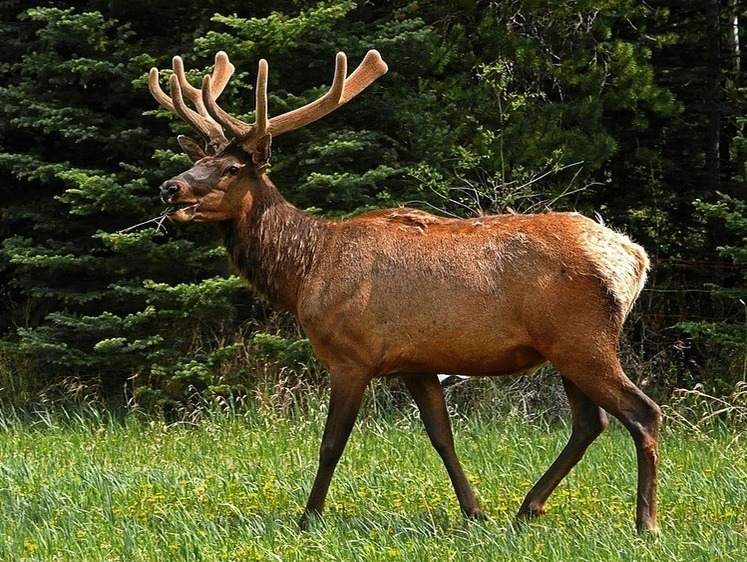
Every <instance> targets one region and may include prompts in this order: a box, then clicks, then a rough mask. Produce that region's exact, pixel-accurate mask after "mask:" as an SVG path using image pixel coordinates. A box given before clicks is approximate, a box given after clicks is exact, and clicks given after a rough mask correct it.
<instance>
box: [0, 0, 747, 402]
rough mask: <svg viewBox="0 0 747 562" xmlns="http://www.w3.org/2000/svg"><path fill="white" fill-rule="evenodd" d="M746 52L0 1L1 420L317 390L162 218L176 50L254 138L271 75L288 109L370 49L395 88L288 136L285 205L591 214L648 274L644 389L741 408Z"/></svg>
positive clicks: (665, 25)
mask: <svg viewBox="0 0 747 562" xmlns="http://www.w3.org/2000/svg"><path fill="white" fill-rule="evenodd" d="M746 38H747V3H743V2H737V1H736V0H650V1H648V2H639V1H635V0H595V1H591V0H573V1H568V2H545V1H538V0H507V1H503V2H493V1H483V0H478V1H471V2H468V1H464V0H429V1H425V0H423V1H414V0H382V1H367V0H358V1H356V2H354V1H352V0H335V1H332V0H264V1H262V2H252V1H247V0H220V1H216V0H203V1H198V0H158V1H154V0H84V1H77V2H72V1H67V0H55V1H51V0H48V1H43V0H2V1H0V405H2V406H27V405H29V404H33V403H34V402H35V401H39V400H42V399H57V398H59V397H65V398H66V399H82V400H83V399H85V400H91V399H93V400H105V401H106V400H122V399H124V400H126V401H128V402H131V403H135V404H137V405H138V406H140V407H142V408H144V409H147V410H157V411H166V410H174V409H179V408H183V407H185V406H186V407H188V406H189V404H190V403H191V402H192V401H194V400H199V399H203V398H204V397H214V396H219V397H224V396H236V395H255V396H258V395H260V394H261V393H262V392H264V390H263V389H267V388H275V387H277V386H282V387H283V388H286V389H289V390H290V391H292V389H293V388H295V387H297V386H298V385H302V384H312V385H319V386H323V385H325V382H324V379H323V377H324V374H323V373H322V369H321V367H320V365H319V364H318V363H317V362H316V361H315V360H314V358H313V355H312V353H311V350H310V348H309V345H308V342H307V341H306V339H305V338H304V334H303V333H302V332H301V330H300V329H299V328H298V327H297V325H296V324H295V321H294V320H293V319H292V318H291V317H289V316H287V315H286V314H284V313H282V312H280V311H278V310H274V309H273V308H272V307H271V306H269V305H268V304H266V303H265V302H263V301H262V300H260V299H259V298H258V297H257V296H256V295H255V293H254V292H253V291H252V290H251V288H250V287H248V286H246V285H245V284H244V283H243V282H242V281H240V280H239V279H238V278H237V277H236V276H235V274H234V272H233V271H232V270H231V269H230V267H229V265H228V260H227V257H226V255H225V252H224V250H223V248H222V247H221V245H220V237H219V236H218V234H217V231H216V230H215V229H214V228H213V227H211V226H206V225H190V224H187V225H177V224H172V223H169V222H168V221H160V222H159V221H151V222H147V221H149V220H150V219H152V218H154V217H158V216H159V214H160V213H161V212H162V211H163V207H164V205H163V203H161V202H160V200H159V198H158V189H157V188H158V186H159V184H161V182H163V181H164V180H165V179H168V178H170V177H172V176H174V175H176V174H177V173H180V172H182V171H184V170H185V169H187V168H188V167H189V166H190V164H189V161H188V159H187V157H186V156H185V155H184V154H183V153H182V152H181V150H180V148H179V146H178V145H177V143H176V136H177V135H178V134H193V133H192V132H191V131H189V130H188V128H187V126H186V125H185V124H184V123H183V122H182V121H181V120H179V119H176V118H174V117H173V116H171V115H170V114H169V113H168V112H167V111H165V110H164V109H162V108H160V107H159V106H158V104H157V103H156V102H155V100H154V99H153V98H152V97H151V95H150V93H149V92H148V85H147V73H148V70H149V69H150V68H151V67H153V66H156V67H158V68H161V69H169V68H170V67H171V57H172V56H174V55H180V56H182V57H183V58H184V60H185V63H186V66H187V68H188V69H190V74H189V76H190V77H191V78H192V80H193V83H195V84H197V83H198V82H199V80H200V78H201V76H202V75H203V74H205V73H206V72H209V71H210V69H211V65H212V64H213V60H214V54H215V52H217V51H219V50H224V51H226V52H227V53H228V54H229V56H230V58H231V61H232V62H233V63H234V64H235V65H236V68H237V72H236V74H235V75H234V77H233V79H232V81H231V82H230V83H229V85H228V87H227V89H226V92H225V93H224V94H223V96H222V97H221V100H222V104H223V106H224V107H226V109H228V110H230V111H231V112H232V113H233V114H235V115H237V116H239V117H241V118H243V119H245V120H247V121H251V120H252V118H253V115H252V113H253V110H254V83H255V80H256V71H257V62H258V61H259V59H261V58H265V59H267V60H268V62H269V68H270V75H269V76H270V77H269V106H270V114H271V115H273V114H279V113H282V112H285V111H289V110H291V109H294V108H296V107H299V106H301V105H303V104H305V103H307V102H308V101H311V100H313V99H316V98H317V97H319V96H320V95H321V94H322V93H323V92H324V91H325V88H326V87H328V86H329V84H330V83H331V80H332V71H333V68H334V57H335V53H336V52H338V51H344V52H345V53H347V55H348V58H349V60H350V67H351V68H353V67H354V66H355V65H357V64H358V62H359V61H360V60H361V59H362V57H363V56H364V55H365V53H366V51H368V50H369V49H372V48H375V49H377V50H379V51H380V52H381V54H382V56H383V58H384V60H385V61H386V62H387V63H388V65H389V72H388V73H387V74H386V75H385V76H384V77H382V78H381V79H379V80H377V81H376V82H375V83H374V84H373V85H372V86H371V87H369V88H368V89H367V90H366V91H365V92H364V93H363V94H361V95H360V96H359V97H357V98H355V99H354V100H353V101H351V102H350V103H349V104H348V105H346V106H345V107H343V108H341V109H340V110H338V111H335V112H334V113H332V114H330V115H329V116H327V117H325V118H324V119H323V120H321V121H319V122H317V123H314V124H312V125H310V126H308V127H305V128H303V129H300V130H298V131H295V132H293V133H292V134H288V135H284V136H282V137H280V138H278V139H277V140H276V141H275V142H274V143H273V156H272V167H271V170H270V171H269V173H270V175H271V177H272V179H273V182H274V183H275V184H276V185H277V186H278V187H279V188H280V190H281V191H282V192H283V194H284V195H285V196H286V198H287V199H288V200H289V201H291V202H292V203H293V204H294V205H296V206H297V207H299V208H302V209H304V210H307V211H308V212H311V213H313V214H316V215H319V216H325V217H334V218H340V217H348V216H352V215H355V214H357V213H360V212H363V211H367V210H371V209H376V208H383V207H391V206H398V205H406V206H408V207H414V208H420V209H423V210H427V211H429V212H434V213H437V214H442V215H446V216H459V217H470V216H476V215H478V214H480V213H501V212H509V211H511V212H519V213H529V212H543V211H547V210H550V209H553V210H576V211H579V212H581V213H583V214H585V215H587V216H589V217H598V218H599V220H602V221H603V222H604V223H605V224H607V225H609V226H611V227H612V228H614V229H616V230H620V231H623V232H625V233H627V234H628V235H629V236H630V237H631V238H633V239H634V240H635V241H636V242H638V243H639V244H641V245H642V246H643V247H645V248H646V250H647V252H648V253H649V256H650V258H651V262H652V269H651V271H650V275H649V281H648V284H647V286H646V288H645V290H644V292H643V293H642V295H641V297H640V299H639V301H638V304H637V305H636V307H635V309H634V310H633V312H632V313H631V316H630V318H629V320H628V323H627V324H626V331H625V334H624V338H623V344H622V348H621V356H622V358H623V362H624V365H625V367H626V370H627V372H628V373H629V375H630V377H631V378H632V379H633V380H634V381H636V382H637V383H638V384H640V385H641V386H642V387H643V388H644V389H645V390H646V392H647V393H649V394H650V395H651V396H652V397H654V398H656V399H657V400H660V401H666V400H667V399H668V398H669V397H670V396H672V393H673V391H674V390H675V389H678V388H684V389H692V388H696V387H697V388H701V389H703V392H707V393H709V394H712V395H716V396H728V395H729V394H732V393H734V392H735V390H736V389H738V388H740V384H744V382H745V380H747V304H746V303H747V283H746V281H747V189H746V187H747V55H746V54H745V50H746V49H747V39H746ZM138 225H139V226H138ZM132 227H135V228H132Z"/></svg>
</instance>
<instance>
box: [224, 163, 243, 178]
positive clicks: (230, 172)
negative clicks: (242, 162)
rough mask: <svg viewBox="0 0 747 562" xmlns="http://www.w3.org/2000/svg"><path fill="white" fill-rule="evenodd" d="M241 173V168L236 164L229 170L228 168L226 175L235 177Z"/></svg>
mask: <svg viewBox="0 0 747 562" xmlns="http://www.w3.org/2000/svg"><path fill="white" fill-rule="evenodd" d="M240 171H241V168H239V167H238V166H237V165H236V164H231V165H230V166H229V167H228V168H226V172H225V173H226V174H228V175H229V176H235V175H236V174H238V173H239V172H240Z"/></svg>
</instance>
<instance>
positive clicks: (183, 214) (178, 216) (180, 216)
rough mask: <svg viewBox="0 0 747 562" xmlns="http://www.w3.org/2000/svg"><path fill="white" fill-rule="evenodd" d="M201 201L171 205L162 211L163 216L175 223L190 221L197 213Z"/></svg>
mask: <svg viewBox="0 0 747 562" xmlns="http://www.w3.org/2000/svg"><path fill="white" fill-rule="evenodd" d="M200 203H202V201H200V200H198V201H187V202H185V203H173V204H171V205H170V206H168V207H166V209H164V211H163V214H164V215H166V216H167V217H169V219H171V220H174V221H176V222H185V221H190V220H192V219H193V218H194V216H195V214H196V213H197V209H198V208H199V207H200Z"/></svg>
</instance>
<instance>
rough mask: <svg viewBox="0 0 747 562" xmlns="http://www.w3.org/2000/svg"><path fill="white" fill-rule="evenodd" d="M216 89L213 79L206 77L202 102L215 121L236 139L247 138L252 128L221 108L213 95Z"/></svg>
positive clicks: (203, 84) (203, 83)
mask: <svg viewBox="0 0 747 562" xmlns="http://www.w3.org/2000/svg"><path fill="white" fill-rule="evenodd" d="M215 89H217V88H215V87H214V86H213V79H212V78H211V77H210V76H209V75H206V76H205V77H204V78H203V79H202V101H203V103H204V104H205V108H206V109H207V111H208V113H209V114H210V115H211V116H212V118H213V119H215V120H216V121H217V122H218V123H220V124H221V125H222V126H223V127H225V128H226V129H228V131H229V132H230V133H231V134H232V135H233V136H234V137H236V138H238V139H244V138H246V137H247V136H248V135H249V133H250V132H251V130H252V126H251V125H250V124H249V123H245V122H244V121H242V120H241V119H237V118H236V117H234V116H233V115H231V114H230V113H228V112H227V111H225V110H224V109H223V108H221V107H220V106H219V105H218V103H217V102H216V101H215V96H214V95H213V90H215Z"/></svg>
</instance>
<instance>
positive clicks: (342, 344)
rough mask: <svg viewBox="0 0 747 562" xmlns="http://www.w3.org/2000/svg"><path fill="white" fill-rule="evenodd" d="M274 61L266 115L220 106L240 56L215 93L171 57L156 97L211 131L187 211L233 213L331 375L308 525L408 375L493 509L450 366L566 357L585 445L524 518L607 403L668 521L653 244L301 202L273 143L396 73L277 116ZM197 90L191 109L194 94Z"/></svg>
mask: <svg viewBox="0 0 747 562" xmlns="http://www.w3.org/2000/svg"><path fill="white" fill-rule="evenodd" d="M267 68H268V67H267V62H266V61H264V60H261V61H260V62H259V73H258V78H257V88H256V109H255V122H254V123H253V124H249V123H245V122H243V121H241V120H239V119H237V118H236V117H233V116H231V115H230V114H228V113H227V112H226V111H224V110H223V109H221V107H220V106H219V105H218V104H217V102H216V99H217V98H218V96H219V95H220V93H221V92H222V90H223V89H224V87H225V85H226V83H227V82H228V80H229V78H230V76H231V74H232V73H233V70H234V67H233V65H232V64H231V63H230V62H229V60H228V56H227V55H226V54H225V53H223V52H219V53H218V54H217V56H216V61H215V67H214V71H213V73H212V74H211V75H207V76H205V77H204V79H203V81H202V86H201V88H196V87H193V86H192V85H190V84H189V83H188V81H187V79H186V77H185V72H184V65H183V62H182V59H181V58H179V57H175V58H174V59H173V74H172V75H171V77H170V80H169V82H170V95H167V94H166V93H164V91H163V90H162V89H161V87H160V85H159V74H158V70H157V69H155V68H154V69H152V70H151V73H150V81H149V83H150V90H151V92H152V93H153V95H154V96H155V98H156V100H157V101H158V102H159V103H160V104H161V105H163V106H165V107H166V108H168V109H169V110H170V111H171V112H173V113H175V114H177V115H178V116H180V117H181V118H182V119H183V120H184V121H186V122H187V123H188V124H189V125H191V126H192V127H193V128H194V129H195V130H196V131H197V132H198V133H199V134H200V135H201V136H202V137H204V139H205V141H206V145H205V147H204V148H203V147H202V146H201V145H199V144H198V143H197V142H195V141H193V140H190V139H188V138H186V137H179V144H180V145H181V146H182V148H183V149H184V150H185V152H186V153H187V155H188V156H189V157H190V158H191V160H192V161H193V163H194V165H193V167H192V168H191V169H189V170H188V171H186V172H184V173H182V174H180V175H178V176H176V177H174V178H172V179H170V180H168V181H166V182H164V183H163V184H162V185H161V186H160V195H161V199H162V200H163V201H164V203H167V204H168V205H171V206H172V208H171V211H170V218H171V219H172V220H174V221H176V222H189V221H195V222H212V223H217V224H218V225H219V227H220V229H221V230H222V233H223V237H224V238H223V241H224V244H225V247H226V249H227V252H228V255H229V257H230V260H231V263H232V264H233V266H234V267H235V268H236V270H238V271H239V272H240V274H241V275H242V276H243V277H244V278H245V279H246V280H247V281H248V282H249V283H250V284H251V285H252V286H253V287H254V288H255V289H256V290H257V291H258V292H259V293H261V294H262V295H263V296H264V297H265V298H266V299H268V300H269V301H270V302H271V303H274V304H275V305H278V306H280V307H283V308H285V309H287V310H289V311H290V312H292V313H293V314H294V315H295V316H296V318H297V319H298V321H299V323H300V325H301V326H302V327H303V330H304V331H305V333H306V334H307V336H308V338H309V341H310V342H311V345H312V347H313V349H314V352H315V354H316V355H317V356H318V358H319V360H320V361H321V363H322V364H323V365H324V367H325V368H326V370H327V371H328V372H329V375H330V385H331V397H330V404H329V413H328V417H327V421H326V424H325V428H324V435H323V437H322V443H321V448H320V453H319V465H318V470H317V473H316V478H315V479H314V483H313V486H312V488H311V492H310V495H309V499H308V503H307V504H306V508H305V510H304V512H303V515H302V518H301V526H302V527H306V525H307V524H308V522H309V520H310V518H312V517H313V516H315V515H317V514H320V513H321V512H322V509H323V507H324V501H325V498H326V496H327V491H328V489H329V485H330V481H331V479H332V475H333V472H334V470H335V467H336V465H337V463H338V460H339V459H340V457H341V455H342V452H343V449H344V447H345V444H346V443H347V441H348V438H349V435H350V432H351V430H352V428H353V425H354V422H355V419H356V417H357V414H358V411H359V409H360V406H361V400H362V397H363V394H364V391H365V388H366V386H367V385H368V383H369V382H370V381H371V380H372V379H373V378H375V377H385V376H391V375H397V376H400V377H401V378H402V379H403V380H404V383H405V385H406V387H407V389H408V390H409V392H410V393H411V394H412V396H413V398H414V399H415V402H416V403H417V406H418V408H419V409H420V414H421V418H422V421H423V423H424V425H425V428H426V430H427V433H428V436H429V437H430V440H431V443H432V444H433V446H434V447H435V449H436V451H437V452H438V454H439V455H440V456H441V458H442V460H443V462H444V464H445V466H446V470H447V471H448V474H449V477H450V478H451V482H452V484H453V486H454V490H455V492H456V496H457V498H458V500H459V505H460V507H461V510H462V512H463V513H464V515H466V516H467V517H470V518H476V519H482V518H484V514H483V511H482V509H481V507H480V505H479V503H478V500H477V498H476V497H475V493H474V492H473V490H472V487H471V486H470V483H469V482H468V480H467V478H466V477H465V474H464V472H463V470H462V467H461V465H460V462H459V460H458V459H457V455H456V453H455V450H454V442H453V435H452V431H451V426H450V422H449V418H448V414H447V409H446V405H445V402H444V395H443V391H442V388H441V386H440V384H439V381H438V378H437V374H439V373H448V374H468V375H477V376H501V375H508V374H511V373H522V372H523V373H526V372H532V371H534V370H536V369H537V368H538V367H539V366H540V365H542V364H543V363H545V362H550V363H551V364H552V365H553V366H554V367H555V368H556V369H557V370H558V371H559V372H560V375H561V377H562V382H563V387H564V389H565V392H566V393H567V396H568V401H569V403H570V408H571V411H572V431H571V436H570V439H569V441H568V443H567V445H566V446H565V448H564V449H563V450H562V452H561V453H560V455H559V456H558V458H557V460H555V462H554V463H553V464H552V466H551V467H550V468H549V469H548V470H547V472H546V473H545V474H544V475H543V476H542V477H541V478H540V479H539V481H538V482H537V484H535V486H534V487H533V488H532V489H531V490H530V491H529V493H528V495H527V496H526V499H525V500H524V502H523V504H522V505H521V507H520V509H519V511H518V517H519V518H530V517H533V516H537V515H540V514H542V513H543V512H544V511H545V509H546V503H547V500H548V498H549V496H550V494H551V493H552V491H553V490H554V489H555V487H556V486H557V485H558V484H559V483H560V481H561V480H562V479H563V478H564V477H565V476H566V474H568V472H569V471H570V470H571V469H572V468H573V466H575V465H576V463H577V462H578V461H579V460H580V459H581V458H582V456H583V455H584V452H585V451H586V449H587V447H588V446H589V445H590V444H591V442H592V441H594V439H595V438H596V437H597V436H598V435H599V434H600V433H601V432H602V431H603V430H604V429H605V427H606V426H607V423H608V420H607V414H606V412H609V413H610V414H612V415H613V416H615V417H616V418H618V419H619V420H620V421H621V422H622V424H623V425H624V426H625V427H626V428H627V430H628V431H629V432H630V434H631V436H632V438H633V441H634V443H635V447H636V452H637V461H638V496H637V512H636V525H637V528H638V530H639V531H653V532H656V530H657V526H656V487H657V482H656V470H657V460H658V453H657V449H658V434H659V428H660V409H659V407H658V406H657V405H656V404H655V403H654V402H653V401H652V400H651V399H649V398H648V397H647V396H646V395H645V394H644V393H643V392H642V391H641V390H640V389H638V388H637V387H636V386H635V385H634V384H633V383H632V382H631V381H630V379H629V378H628V377H627V376H626V375H625V373H624V372H623V370H622V368H621V366H620V363H619V361H618V358H617V344H618V339H619V337H620V331H621V328H622V325H623V322H624V320H625V318H626V316H627V314H628V312H629V311H630V309H631V307H632V306H633V303H634V302H635V300H636V298H637V297H638V294H639V293H640V291H641V289H642V287H643V285H644V282H645V279H646V272H647V269H648V259H647V257H646V254H645V252H644V250H643V249H642V248H641V247H639V246H638V245H636V244H634V243H633V242H631V241H630V240H629V239H628V238H627V237H625V236H623V235H622V234H619V233H617V232H613V231H612V230H610V229H608V228H606V227H604V226H602V225H600V224H598V223H596V222H594V221H592V220H590V219H588V218H585V217H583V216H581V215H579V214H576V213H554V212H551V213H545V214H535V215H519V214H509V215H494V216H480V217H478V218H471V219H452V218H443V217H439V216H434V215H431V214H428V213H425V212H422V211H419V210H412V209H406V208H395V209H386V210H379V211H374V212H369V213H366V214H363V215H360V216H358V217H355V218H351V219H348V220H325V219H321V218H317V217H313V216H310V215H308V214H305V213H304V212H302V211H300V210H299V209H297V208H296V207H294V206H293V205H291V204H290V203H289V202H288V201H286V200H285V198H284V197H283V196H282V195H281V194H280V192H279V191H278V190H277V188H276V187H275V186H274V185H273V183H272V182H271V181H270V179H269V178H268V177H267V175H266V174H265V170H266V168H267V166H268V162H269V158H270V144H271V141H272V137H274V136H277V135H281V134H283V133H287V132H289V131H292V130H294V129H298V128H300V127H303V126H305V125H307V124H309V123H311V122H313V121H316V120H317V119H319V118H321V117H323V116H324V115H326V114H327V113H330V112H332V111H334V110H335V109H337V108H338V107H340V106H341V105H343V104H344V103H346V102H348V101H349V100H350V99H352V98H353V97H355V96H356V95H358V94H359V93H360V92H362V91H363V90H364V89H365V88H367V87H368V86H369V85H370V84H371V83H372V82H373V81H374V80H376V79H377V78H379V77H380V76H382V75H383V74H384V73H386V71H387V65H386V63H385V62H384V61H383V60H382V58H381V56H380V55H379V53H378V52H376V51H373V50H372V51H369V52H368V54H367V55H366V56H365V58H364V59H363V62H361V64H360V66H358V68H357V69H356V70H355V71H354V72H353V73H352V74H350V75H349V76H347V59H346V57H345V55H344V54H343V53H338V54H337V60H336V64H335V74H334V80H333V83H332V86H331V88H330V89H329V91H328V92H327V93H326V94H325V95H324V96H322V97H320V98H319V99H317V100H316V101H314V102H312V103H309V104H308V105H305V106H304V107H301V108H299V109H295V110H293V111H290V112H288V113H284V114H282V115H278V116H276V117H272V118H268V113H267ZM185 98H187V99H188V100H189V101H190V102H191V105H192V106H193V108H190V107H188V106H187V103H185Z"/></svg>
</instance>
